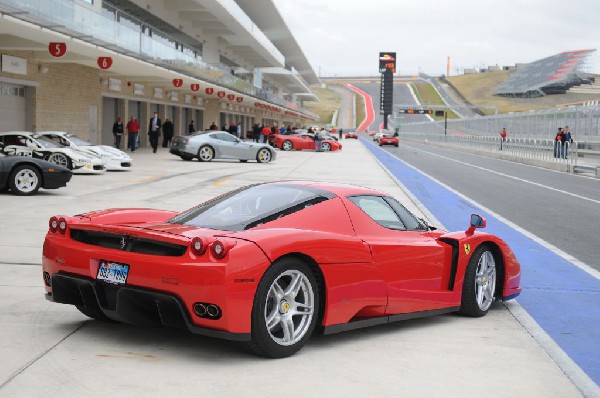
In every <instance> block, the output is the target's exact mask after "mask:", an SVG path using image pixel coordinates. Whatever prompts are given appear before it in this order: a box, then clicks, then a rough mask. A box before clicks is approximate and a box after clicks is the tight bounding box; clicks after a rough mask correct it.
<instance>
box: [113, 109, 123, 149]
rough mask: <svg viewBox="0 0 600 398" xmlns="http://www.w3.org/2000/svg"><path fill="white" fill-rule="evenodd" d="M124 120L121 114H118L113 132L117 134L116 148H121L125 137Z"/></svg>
mask: <svg viewBox="0 0 600 398" xmlns="http://www.w3.org/2000/svg"><path fill="white" fill-rule="evenodd" d="M123 131H124V126H123V121H122V120H121V116H117V121H116V122H115V123H114V124H113V128H112V133H113V135H114V136H115V148H117V149H121V138H123Z"/></svg>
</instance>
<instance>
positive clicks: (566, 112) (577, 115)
mask: <svg viewBox="0 0 600 398" xmlns="http://www.w3.org/2000/svg"><path fill="white" fill-rule="evenodd" d="M403 120H404V119H400V118H395V119H394V120H393V123H394V126H395V127H399V128H400V131H402V132H405V133H421V134H426V135H441V136H444V135H446V136H447V137H456V136H459V137H460V136H469V137H498V138H499V134H500V130H502V128H506V130H507V131H508V135H509V138H513V139H542V140H543V139H554V137H555V135H556V133H557V130H558V128H559V127H565V126H569V128H570V130H571V135H572V137H573V139H576V140H577V141H578V142H579V143H580V145H582V147H585V148H589V149H596V150H600V147H599V146H600V106H598V105H593V106H570V107H566V108H556V109H550V110H544V111H529V112H520V113H508V114H502V115H492V116H476V117H469V118H463V119H452V120H448V128H447V131H445V129H444V122H443V121H437V122H419V123H402V121H403ZM580 148H581V146H580Z"/></svg>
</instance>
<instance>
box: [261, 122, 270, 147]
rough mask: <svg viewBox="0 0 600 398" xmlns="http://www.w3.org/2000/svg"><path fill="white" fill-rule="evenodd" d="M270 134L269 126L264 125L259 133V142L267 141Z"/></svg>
mask: <svg viewBox="0 0 600 398" xmlns="http://www.w3.org/2000/svg"><path fill="white" fill-rule="evenodd" d="M270 135H271V129H270V128H269V126H264V127H263V129H262V132H261V134H260V142H262V143H265V142H267V140H268V139H269V136H270Z"/></svg>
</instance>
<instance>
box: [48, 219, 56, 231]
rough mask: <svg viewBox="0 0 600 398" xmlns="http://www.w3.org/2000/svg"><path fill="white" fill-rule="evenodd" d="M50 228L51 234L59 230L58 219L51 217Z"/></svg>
mask: <svg viewBox="0 0 600 398" xmlns="http://www.w3.org/2000/svg"><path fill="white" fill-rule="evenodd" d="M48 227H50V232H52V233H53V234H54V233H56V231H57V230H58V218H56V217H50V221H49V222H48Z"/></svg>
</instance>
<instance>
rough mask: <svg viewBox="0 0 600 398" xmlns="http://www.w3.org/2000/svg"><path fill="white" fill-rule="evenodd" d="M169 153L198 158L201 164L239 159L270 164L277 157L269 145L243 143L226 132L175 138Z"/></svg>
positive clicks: (185, 157)
mask: <svg viewBox="0 0 600 398" xmlns="http://www.w3.org/2000/svg"><path fill="white" fill-rule="evenodd" d="M169 151H170V152H171V153H172V154H173V155H177V156H179V157H180V158H181V159H183V160H192V159H194V158H198V160H200V161H201V162H210V161H211V160H213V159H237V160H240V161H241V162H247V161H248V160H256V161H257V162H258V163H269V162H271V161H272V160H275V157H276V154H275V151H274V150H273V148H271V147H270V146H269V145H268V144H260V143H256V142H249V141H242V140H240V139H239V138H237V137H235V136H233V135H231V134H229V133H228V132H226V131H214V130H211V131H202V132H198V133H194V134H191V135H183V136H181V135H178V136H175V137H174V138H173V140H172V141H171V148H170V150H169Z"/></svg>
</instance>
